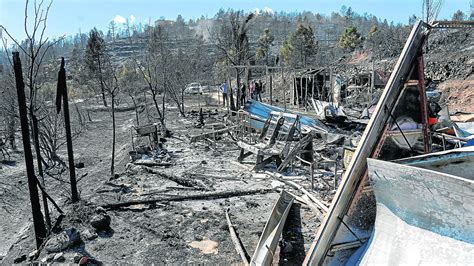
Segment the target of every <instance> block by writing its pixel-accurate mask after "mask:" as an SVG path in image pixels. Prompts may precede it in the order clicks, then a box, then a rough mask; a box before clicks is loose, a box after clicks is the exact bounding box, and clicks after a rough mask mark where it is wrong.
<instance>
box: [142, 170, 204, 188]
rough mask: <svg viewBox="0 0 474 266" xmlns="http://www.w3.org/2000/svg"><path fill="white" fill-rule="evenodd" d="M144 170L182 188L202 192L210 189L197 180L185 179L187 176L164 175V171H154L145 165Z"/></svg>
mask: <svg viewBox="0 0 474 266" xmlns="http://www.w3.org/2000/svg"><path fill="white" fill-rule="evenodd" d="M142 168H143V169H144V170H145V171H147V172H148V173H152V174H156V175H159V176H161V177H164V178H166V179H169V180H171V181H173V182H176V183H178V184H180V185H182V186H185V187H194V188H196V189H201V190H207V189H208V188H207V187H206V186H204V184H202V183H200V182H197V181H196V180H193V179H191V178H188V177H185V176H175V175H173V174H167V173H163V171H159V170H157V169H153V168H151V167H148V166H144V165H142Z"/></svg>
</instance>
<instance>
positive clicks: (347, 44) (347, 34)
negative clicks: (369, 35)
mask: <svg viewBox="0 0 474 266" xmlns="http://www.w3.org/2000/svg"><path fill="white" fill-rule="evenodd" d="M361 43H362V38H361V36H360V34H359V33H358V32H357V28H356V27H353V26H349V27H347V28H346V29H345V30H344V32H343V33H342V34H341V37H340V38H339V42H338V45H339V47H341V48H343V49H347V50H349V51H354V50H355V48H357V47H359V46H360V44H361Z"/></svg>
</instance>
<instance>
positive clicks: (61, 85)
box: [56, 57, 79, 202]
mask: <svg viewBox="0 0 474 266" xmlns="http://www.w3.org/2000/svg"><path fill="white" fill-rule="evenodd" d="M61 101H62V104H63V106H64V110H63V114H64V126H65V128H66V144H67V157H68V162H69V178H70V182H71V201H72V202H77V201H79V193H78V192H77V182H76V169H75V166H74V151H73V148H72V136H71V121H70V118H69V103H68V97H67V84H66V70H65V69H64V57H62V58H61V67H60V69H59V72H58V86H57V95H56V108H57V111H58V113H59V112H60V111H61Z"/></svg>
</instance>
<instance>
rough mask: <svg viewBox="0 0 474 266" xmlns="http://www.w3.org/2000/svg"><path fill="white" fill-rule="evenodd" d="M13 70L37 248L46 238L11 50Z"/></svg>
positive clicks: (18, 67)
mask: <svg viewBox="0 0 474 266" xmlns="http://www.w3.org/2000/svg"><path fill="white" fill-rule="evenodd" d="M13 70H14V72H15V80H16V90H17V94H18V110H19V113H20V125H21V135H22V138H23V149H24V153H25V165H26V174H27V177H28V189H29V192H30V201H31V211H32V214H33V226H34V230H35V237H36V246H37V247H38V248H39V247H40V246H41V244H42V243H43V240H44V239H45V238H46V227H45V224H44V220H43V213H42V212H41V206H40V203H39V194H38V187H37V185H36V177H35V172H34V165H33V155H32V153H31V144H30V132H29V126H28V111H27V108H26V99H25V83H24V82H23V71H22V68H21V61H20V53H19V52H13Z"/></svg>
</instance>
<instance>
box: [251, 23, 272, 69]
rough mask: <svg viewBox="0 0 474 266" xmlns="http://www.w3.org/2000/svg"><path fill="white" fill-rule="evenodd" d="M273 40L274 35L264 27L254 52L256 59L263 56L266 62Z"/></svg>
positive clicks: (266, 62)
mask: <svg viewBox="0 0 474 266" xmlns="http://www.w3.org/2000/svg"><path fill="white" fill-rule="evenodd" d="M274 40H275V37H274V36H273V34H272V32H271V31H270V30H269V29H268V28H266V29H265V30H264V32H263V34H262V35H261V36H260V38H258V47H257V50H256V52H255V54H256V57H257V59H262V58H264V59H265V64H268V56H269V53H270V48H271V46H272V45H273V41H274Z"/></svg>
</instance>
